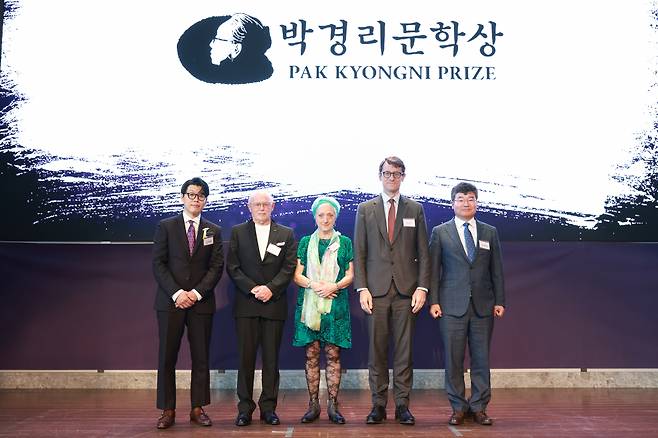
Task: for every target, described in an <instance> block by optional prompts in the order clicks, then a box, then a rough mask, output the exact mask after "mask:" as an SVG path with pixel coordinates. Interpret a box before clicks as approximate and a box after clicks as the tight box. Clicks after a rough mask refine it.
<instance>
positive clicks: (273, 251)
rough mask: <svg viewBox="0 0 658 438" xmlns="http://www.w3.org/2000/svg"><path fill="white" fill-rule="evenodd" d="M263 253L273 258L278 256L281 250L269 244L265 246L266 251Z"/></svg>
mask: <svg viewBox="0 0 658 438" xmlns="http://www.w3.org/2000/svg"><path fill="white" fill-rule="evenodd" d="M265 251H267V252H269V253H270V254H272V255H274V256H278V255H279V254H280V253H281V248H280V247H278V246H276V245H275V244H273V243H270V244H269V245H267V249H266V250H265Z"/></svg>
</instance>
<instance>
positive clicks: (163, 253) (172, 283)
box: [153, 213, 224, 313]
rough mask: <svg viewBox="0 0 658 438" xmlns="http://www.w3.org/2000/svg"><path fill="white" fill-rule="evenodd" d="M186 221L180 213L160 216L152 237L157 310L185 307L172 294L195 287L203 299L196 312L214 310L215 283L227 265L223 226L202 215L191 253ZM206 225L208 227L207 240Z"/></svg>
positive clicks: (175, 309)
mask: <svg viewBox="0 0 658 438" xmlns="http://www.w3.org/2000/svg"><path fill="white" fill-rule="evenodd" d="M185 225H186V224H185V223H184V219H183V214H182V213H181V214H179V215H178V216H174V217H171V218H168V219H163V220H161V221H160V223H158V226H157V228H156V231H155V237H154V239H153V275H154V276H155V280H156V282H157V284H158V289H157V292H156V294H155V310H159V311H169V312H175V311H183V309H177V308H176V306H175V303H174V300H172V296H173V295H174V294H175V293H176V292H178V291H179V290H180V289H183V290H186V291H189V290H192V289H196V291H197V292H199V294H200V295H201V297H202V299H201V300H200V301H198V302H197V303H196V304H194V305H193V306H192V307H191V308H190V309H191V310H193V311H195V312H197V313H214V312H215V286H216V285H217V282H219V279H220V278H221V276H222V271H223V269H224V252H223V248H222V233H221V228H220V227H219V226H218V225H216V224H214V223H212V222H210V221H208V220H205V219H204V218H203V217H201V220H200V221H199V231H198V232H197V238H196V243H195V246H194V251H193V253H192V255H190V251H189V245H188V242H187V233H186V226H185ZM204 229H207V230H206V242H204V240H203V233H204V231H203V230H204ZM210 238H212V242H210V241H209V240H208V239H210Z"/></svg>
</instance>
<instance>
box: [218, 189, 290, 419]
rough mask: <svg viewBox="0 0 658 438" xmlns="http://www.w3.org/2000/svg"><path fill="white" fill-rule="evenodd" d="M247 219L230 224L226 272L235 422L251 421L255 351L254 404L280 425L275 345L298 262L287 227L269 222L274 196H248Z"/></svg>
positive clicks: (279, 337) (278, 341) (281, 332)
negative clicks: (258, 381)
mask: <svg viewBox="0 0 658 438" xmlns="http://www.w3.org/2000/svg"><path fill="white" fill-rule="evenodd" d="M248 207H249V211H250V212H251V217H252V219H251V220H249V221H247V222H245V223H243V224H240V225H236V226H235V227H233V229H232V230H231V242H230V246H229V251H228V255H227V260H226V272H227V273H228V275H229V277H231V279H232V280H233V283H234V284H235V307H234V316H235V327H236V332H237V337H238V355H239V362H240V364H239V369H238V386H237V393H238V398H239V402H238V416H237V418H236V420H235V424H236V425H237V426H247V425H249V424H250V423H251V415H252V413H253V412H254V410H255V409H256V403H254V400H253V392H254V371H255V367H256V353H257V351H258V347H259V346H260V348H261V353H262V359H263V371H262V387H263V390H262V392H261V395H260V398H259V400H258V407H259V410H260V418H261V420H263V421H265V422H266V423H267V424H272V425H277V424H279V423H280V420H279V417H278V416H277V414H276V412H275V410H276V404H277V398H278V394H279V348H280V346H281V335H282V334H283V324H284V322H285V319H286V316H287V314H288V304H287V299H286V289H287V287H288V284H289V283H290V280H291V279H292V276H293V274H294V272H295V266H296V264H297V243H296V242H295V236H294V235H293V231H292V229H290V228H288V227H285V226H283V225H280V224H277V223H276V222H274V221H273V220H272V210H273V209H274V200H273V199H272V196H271V195H270V194H269V193H267V192H264V191H259V192H256V193H254V194H252V195H251V196H250V197H249V202H248Z"/></svg>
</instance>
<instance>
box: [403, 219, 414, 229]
mask: <svg viewBox="0 0 658 438" xmlns="http://www.w3.org/2000/svg"><path fill="white" fill-rule="evenodd" d="M402 226H403V227H415V226H416V219H415V218H413V217H405V218H402Z"/></svg>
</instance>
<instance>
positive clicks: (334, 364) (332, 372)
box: [324, 344, 340, 400]
mask: <svg viewBox="0 0 658 438" xmlns="http://www.w3.org/2000/svg"><path fill="white" fill-rule="evenodd" d="M324 354H325V356H326V358H327V369H326V371H325V372H326V376H327V392H328V393H329V399H330V400H332V399H333V400H336V397H337V396H338V387H339V386H340V347H337V346H335V345H332V344H327V345H325V347H324Z"/></svg>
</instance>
